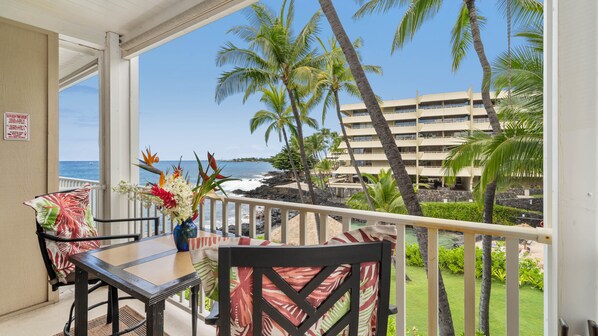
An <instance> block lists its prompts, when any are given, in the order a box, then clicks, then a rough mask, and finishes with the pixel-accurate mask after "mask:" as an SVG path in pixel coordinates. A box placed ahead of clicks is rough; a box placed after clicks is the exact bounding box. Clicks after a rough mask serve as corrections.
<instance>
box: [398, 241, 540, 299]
mask: <svg viewBox="0 0 598 336" xmlns="http://www.w3.org/2000/svg"><path fill="white" fill-rule="evenodd" d="M502 245H504V243H502V242H498V246H499V248H495V249H493V251H492V278H494V279H496V280H498V281H501V282H505V281H506V270H505V269H506V264H507V259H506V253H505V252H504V251H502V250H501V249H500V247H501V246H502ZM405 262H406V263H407V265H409V266H418V267H424V260H423V259H422V257H421V255H420V253H419V247H418V246H417V244H411V245H407V248H406V250H405ZM463 265H464V253H463V246H461V247H457V248H454V249H446V248H444V247H440V248H439V249H438V266H439V267H440V269H441V270H445V271H449V272H451V273H453V274H463V268H464V266H463ZM475 273H476V277H477V278H481V277H482V250H481V249H479V248H477V247H476V272H475ZM519 285H520V286H524V285H528V286H531V287H533V288H538V289H540V290H544V273H543V271H542V269H541V268H540V267H539V266H538V264H537V263H536V260H534V259H532V258H521V259H520V261H519Z"/></svg>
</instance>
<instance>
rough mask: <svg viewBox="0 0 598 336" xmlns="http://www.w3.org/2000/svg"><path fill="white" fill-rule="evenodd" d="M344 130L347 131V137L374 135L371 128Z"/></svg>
mask: <svg viewBox="0 0 598 336" xmlns="http://www.w3.org/2000/svg"><path fill="white" fill-rule="evenodd" d="M346 130H347V136H359V135H376V130H375V129H374V128H373V127H368V128H350V127H347V128H346Z"/></svg>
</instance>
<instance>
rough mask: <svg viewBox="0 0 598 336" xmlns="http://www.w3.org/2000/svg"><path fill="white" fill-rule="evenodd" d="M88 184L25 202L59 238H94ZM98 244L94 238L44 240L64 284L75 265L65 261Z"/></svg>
mask: <svg viewBox="0 0 598 336" xmlns="http://www.w3.org/2000/svg"><path fill="white" fill-rule="evenodd" d="M90 190H91V189H90V186H89V185H86V186H84V187H82V188H79V189H75V190H73V191H69V192H59V193H52V194H47V195H44V196H40V197H36V198H34V199H32V200H30V201H27V202H25V204H26V205H28V206H30V207H32V208H33V209H35V212H36V220H37V222H38V224H39V225H40V226H41V227H42V228H43V229H44V232H46V233H48V234H51V235H55V236H57V237H61V238H83V237H96V236H97V232H96V230H95V228H94V227H93V226H92V224H93V217H92V216H91V208H90V206H89V193H90ZM98 247H99V243H98V242H97V241H85V242H72V243H68V242H55V241H52V240H49V239H46V249H47V251H48V256H49V257H50V261H51V263H52V267H53V269H54V272H56V276H57V277H58V281H60V282H62V283H67V281H66V277H67V276H68V275H69V274H70V273H71V272H73V271H74V269H75V265H73V264H72V263H71V262H69V261H68V257H69V256H70V255H72V254H76V253H81V252H85V251H89V250H93V249H96V248H98Z"/></svg>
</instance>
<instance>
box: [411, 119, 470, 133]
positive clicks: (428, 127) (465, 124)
mask: <svg viewBox="0 0 598 336" xmlns="http://www.w3.org/2000/svg"><path fill="white" fill-rule="evenodd" d="M419 125H420V132H431V131H466V130H469V129H470V126H469V121H460V122H439V123H430V124H426V123H421V122H420V124H419Z"/></svg>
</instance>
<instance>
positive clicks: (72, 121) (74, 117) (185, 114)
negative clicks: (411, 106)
mask: <svg viewBox="0 0 598 336" xmlns="http://www.w3.org/2000/svg"><path fill="white" fill-rule="evenodd" d="M262 2H263V3H265V4H266V5H267V6H269V7H271V8H273V9H278V8H279V6H280V4H281V3H282V1H280V0H265V1H262ZM334 3H335V5H336V6H337V10H338V12H339V16H340V18H341V20H342V22H343V24H344V26H345V28H346V30H347V33H348V34H349V37H350V38H351V39H355V38H357V37H361V38H362V39H363V40H364V47H363V48H362V49H361V54H362V57H363V62H364V63H365V64H375V65H380V66H382V67H383V70H384V75H383V76H376V75H371V76H369V79H370V82H371V84H372V87H373V89H374V91H375V92H376V93H377V94H378V95H379V96H381V97H382V98H383V99H400V98H408V97H413V96H414V95H415V92H416V90H419V92H420V93H421V94H426V93H437V92H449V91H464V90H467V89H468V88H469V87H470V86H473V88H474V90H475V91H479V87H480V82H481V77H482V76H481V73H482V72H481V67H480V65H479V62H478V60H477V57H476V55H475V52H474V51H473V50H471V52H470V54H469V55H468V57H467V58H466V59H465V60H464V62H463V64H462V67H461V69H460V70H459V72H457V73H453V72H452V71H451V57H450V45H449V44H450V29H451V28H452V26H453V23H454V21H455V18H456V15H457V12H458V10H459V5H460V2H459V1H450V0H447V1H445V5H444V7H443V8H442V9H441V11H440V12H439V13H438V14H437V15H436V16H435V17H434V18H433V19H432V20H430V21H428V22H427V23H426V24H425V25H424V27H423V28H422V29H421V30H420V31H419V32H418V33H417V35H416V36H415V39H414V41H412V42H410V43H408V44H407V45H406V46H405V47H404V48H403V49H402V50H399V51H397V52H395V53H394V54H392V55H391V52H390V46H391V41H392V36H393V34H394V31H395V28H396V25H397V23H398V21H399V19H400V17H401V16H402V14H403V11H404V10H402V9H396V10H393V11H392V12H389V13H387V14H376V15H373V16H370V17H366V18H364V19H361V20H357V21H356V20H354V19H353V18H352V15H353V14H354V13H355V11H356V10H357V8H358V5H357V4H356V2H355V1H351V0H335V1H334ZM477 3H478V7H479V8H480V11H481V13H482V15H484V16H486V18H487V24H486V26H485V28H484V30H483V32H482V38H483V40H484V43H485V49H486V53H487V55H488V58H489V59H490V60H491V61H492V60H493V59H495V58H496V56H497V55H498V54H499V53H501V52H503V51H504V50H505V49H506V43H507V42H506V40H507V39H506V23H505V20H504V19H503V18H502V17H501V15H500V14H499V13H498V10H497V7H496V4H495V2H494V1H478V2H477ZM317 9H319V5H318V2H317V0H299V1H296V20H295V21H296V24H297V26H298V27H299V26H300V25H301V26H302V25H303V24H305V22H306V21H307V20H308V18H309V17H311V15H313V13H314V12H315V11H316V10H317ZM245 22H246V21H245V17H244V15H243V13H242V12H237V13H233V14H231V15H229V16H227V17H225V18H223V19H221V20H218V21H216V22H213V23H211V24H209V25H207V26H205V27H202V28H200V29H198V30H196V31H194V32H192V33H189V34H187V35H185V36H182V37H180V38H178V39H176V40H174V41H171V42H169V43H168V44H165V45H163V46H161V47H159V48H156V49H154V50H151V51H149V52H147V53H145V54H143V55H141V56H140V105H139V111H140V118H139V119H140V142H139V143H140V146H141V148H143V147H145V146H151V147H152V149H153V150H154V151H157V152H158V153H159V154H160V157H161V158H162V159H178V158H179V156H181V155H182V156H183V158H184V159H192V157H193V156H192V155H193V154H192V153H193V151H194V150H195V151H197V152H199V153H203V152H205V151H208V150H209V151H211V152H216V156H217V157H218V158H222V159H231V158H236V157H250V156H257V157H267V156H272V155H273V154H275V153H277V152H278V151H279V150H280V147H281V145H280V144H279V143H278V141H277V139H276V138H275V137H272V138H271V139H270V142H269V144H268V145H267V146H266V144H265V142H264V137H263V131H260V130H258V131H257V132H256V133H255V134H253V135H252V134H251V133H250V132H249V118H250V117H251V116H252V115H253V113H255V112H256V111H258V110H260V109H261V108H262V106H261V105H260V103H259V101H258V99H257V98H258V97H256V98H253V99H250V100H249V101H247V102H246V103H245V104H243V102H242V95H235V96H231V97H229V98H227V99H226V100H225V101H224V102H222V103H221V104H217V103H216V102H215V101H214V89H215V86H216V82H217V78H218V77H219V75H220V74H221V73H222V72H223V71H225V70H226V69H227V68H226V67H222V68H221V67H217V66H216V64H215V56H216V53H217V51H218V49H219V48H220V46H221V45H223V44H224V43H225V42H226V41H229V40H230V41H233V42H237V41H236V40H235V39H234V37H233V36H231V35H229V34H226V31H227V30H228V29H229V28H231V27H233V26H234V25H237V24H241V23H245ZM320 26H321V28H322V29H321V30H322V31H321V36H322V37H323V38H324V39H327V38H328V37H331V36H332V33H331V31H330V29H329V26H328V22H327V21H326V19H325V18H324V17H322V20H321V22H320ZM239 45H241V44H239ZM356 101H357V100H356V99H355V98H352V97H346V96H341V103H342V104H345V103H353V102H356ZM320 115H321V110H320V109H314V110H313V111H312V116H313V117H315V118H316V119H318V120H319V119H320ZM333 117H334V115H330V116H329V117H328V118H327V120H326V123H325V125H324V126H325V127H328V128H331V129H333V130H338V129H339V127H338V121H337V120H336V118H333ZM310 132H311V131H308V133H310ZM97 159H98V80H97V78H96V77H94V78H91V79H89V80H87V81H85V82H83V83H80V84H79V85H77V86H74V87H72V88H69V89H67V90H65V91H63V92H62V93H61V94H60V160H75V161H76V160H97Z"/></svg>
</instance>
